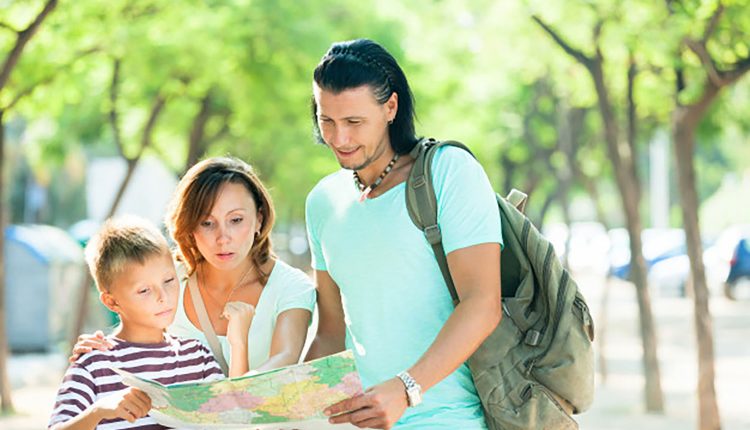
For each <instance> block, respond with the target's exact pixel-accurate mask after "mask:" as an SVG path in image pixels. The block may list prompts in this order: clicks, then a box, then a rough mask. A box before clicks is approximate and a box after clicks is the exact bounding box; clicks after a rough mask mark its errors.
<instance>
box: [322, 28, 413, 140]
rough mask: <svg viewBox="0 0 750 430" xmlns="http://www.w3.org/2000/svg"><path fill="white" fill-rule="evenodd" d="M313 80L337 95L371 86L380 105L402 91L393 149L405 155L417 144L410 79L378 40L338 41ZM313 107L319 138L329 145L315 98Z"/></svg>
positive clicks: (392, 135)
mask: <svg viewBox="0 0 750 430" xmlns="http://www.w3.org/2000/svg"><path fill="white" fill-rule="evenodd" d="M313 79H314V80H315V83H316V84H317V85H318V86H319V87H320V88H322V89H324V90H326V91H331V92H333V93H334V94H338V93H340V92H342V91H345V90H349V89H352V88H357V87H361V86H362V85H368V86H369V87H370V88H371V89H372V93H373V94H374V95H375V99H376V100H377V101H378V103H380V104H383V103H385V102H387V101H388V98H389V97H390V96H391V94H393V93H396V94H398V110H397V111H396V117H395V118H394V119H393V123H392V124H390V125H389V126H388V136H389V137H390V141H391V148H393V151H394V152H396V153H398V154H405V153H407V152H409V151H411V149H412V148H413V147H414V145H415V144H416V143H417V140H418V139H417V137H416V135H415V132H414V117H415V113H414V97H413V95H412V92H411V89H410V88H409V82H408V81H407V80H406V75H405V74H404V71H403V70H401V67H400V66H399V65H398V62H397V61H396V59H395V58H393V56H392V55H391V54H390V53H389V52H388V51H386V50H385V48H383V47H382V46H380V45H379V44H377V43H376V42H373V41H372V40H368V39H356V40H350V41H346V42H337V43H334V44H333V45H331V48H330V49H329V50H328V52H326V54H325V55H324V56H323V58H322V59H321V60H320V63H318V65H317V67H315V71H314V72H313ZM311 108H312V120H313V127H314V128H313V130H314V134H315V139H316V140H317V141H318V143H321V144H325V142H324V141H323V137H322V136H321V134H320V128H319V127H318V118H317V116H318V115H317V114H318V112H317V110H318V107H317V105H316V103H315V97H313V98H312V106H311Z"/></svg>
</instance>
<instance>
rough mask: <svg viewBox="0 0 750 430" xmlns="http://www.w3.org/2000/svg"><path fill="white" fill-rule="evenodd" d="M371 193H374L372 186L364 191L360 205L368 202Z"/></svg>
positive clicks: (360, 197) (360, 198) (360, 196)
mask: <svg viewBox="0 0 750 430" xmlns="http://www.w3.org/2000/svg"><path fill="white" fill-rule="evenodd" d="M370 191H372V187H370V186H368V187H367V188H365V189H364V190H362V194H360V195H359V202H360V203H362V202H364V201H365V200H367V198H368V197H370Z"/></svg>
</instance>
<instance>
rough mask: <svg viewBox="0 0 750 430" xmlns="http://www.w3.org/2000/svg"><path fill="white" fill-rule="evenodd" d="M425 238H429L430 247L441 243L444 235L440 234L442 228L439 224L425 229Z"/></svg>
mask: <svg viewBox="0 0 750 430" xmlns="http://www.w3.org/2000/svg"><path fill="white" fill-rule="evenodd" d="M424 236H425V237H426V238H427V242H429V243H430V245H434V244H436V243H440V242H441V241H442V240H443V235H442V234H441V233H440V226H439V225H437V224H435V225H430V226H427V227H425V228H424Z"/></svg>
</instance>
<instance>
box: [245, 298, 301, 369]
mask: <svg viewBox="0 0 750 430" xmlns="http://www.w3.org/2000/svg"><path fill="white" fill-rule="evenodd" d="M310 318H312V313H311V312H310V311H308V310H307V309H302V308H296V309H288V310H286V311H284V312H282V313H280V314H279V316H278V317H276V328H275V329H274V331H273V336H272V338H271V348H270V351H269V357H268V360H267V361H266V362H265V363H263V364H261V365H260V366H258V368H257V369H256V370H258V371H263V370H270V369H276V368H279V367H283V366H288V365H290V364H296V363H297V362H299V358H300V355H301V354H302V349H303V348H304V346H305V340H306V339H307V329H308V327H309V326H310Z"/></svg>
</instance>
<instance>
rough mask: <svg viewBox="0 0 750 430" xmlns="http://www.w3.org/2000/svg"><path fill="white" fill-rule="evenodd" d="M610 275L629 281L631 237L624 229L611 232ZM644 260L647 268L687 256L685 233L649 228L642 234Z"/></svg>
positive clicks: (672, 229) (679, 230)
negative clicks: (667, 260) (663, 261)
mask: <svg viewBox="0 0 750 430" xmlns="http://www.w3.org/2000/svg"><path fill="white" fill-rule="evenodd" d="M609 239H610V252H609V255H610V265H609V275H610V276H614V277H616V278H620V279H624V280H629V278H630V237H629V236H628V232H627V230H625V229H624V228H615V229H612V230H610V231H609ZM641 241H642V244H643V247H642V250H643V258H644V259H645V260H646V268H647V269H650V268H651V267H652V266H653V265H654V264H656V263H658V262H660V261H662V260H666V259H669V258H672V257H676V256H679V255H685V232H684V230H682V229H678V228H647V229H644V230H643V231H642V232H641Z"/></svg>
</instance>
